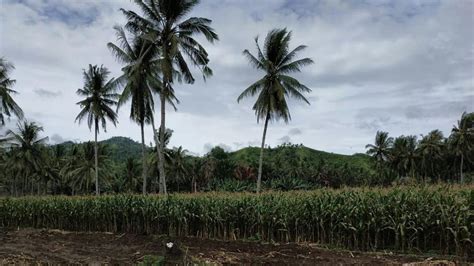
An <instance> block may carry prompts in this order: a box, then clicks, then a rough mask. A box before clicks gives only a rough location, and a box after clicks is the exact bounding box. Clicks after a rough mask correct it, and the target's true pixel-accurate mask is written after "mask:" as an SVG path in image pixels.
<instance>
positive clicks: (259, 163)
mask: <svg viewBox="0 0 474 266" xmlns="http://www.w3.org/2000/svg"><path fill="white" fill-rule="evenodd" d="M268 120H270V114H268V113H267V117H266V118H265V125H264V126H263V136H262V146H261V148H260V159H259V162H258V177H257V193H260V187H261V185H262V167H263V149H264V148H265V137H266V135H267V127H268Z"/></svg>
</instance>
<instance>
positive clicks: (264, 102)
mask: <svg viewBox="0 0 474 266" xmlns="http://www.w3.org/2000/svg"><path fill="white" fill-rule="evenodd" d="M290 40H291V32H288V31H287V30H286V29H274V30H272V31H270V32H269V33H268V35H267V37H266V38H265V42H264V47H263V49H261V48H260V45H259V43H258V37H257V38H255V44H256V46H257V56H254V55H253V54H251V53H250V52H249V51H248V50H244V52H243V53H244V55H245V56H246V57H247V59H248V61H249V62H250V63H251V64H252V66H254V67H255V68H257V69H260V70H263V71H264V72H265V76H264V77H263V78H261V79H260V80H258V81H257V82H255V83H254V84H252V85H250V86H249V87H248V88H247V89H245V90H244V91H243V92H242V93H241V94H240V96H239V97H238V98H237V101H238V102H240V101H241V100H242V99H243V98H245V97H249V96H254V95H257V94H258V97H257V101H256V102H255V104H254V106H253V110H255V114H256V115H257V120H259V119H265V118H266V117H267V116H268V119H269V120H278V119H280V118H281V119H283V120H284V121H285V122H288V121H289V120H290V119H291V115H290V111H289V108H288V103H287V99H286V98H287V96H290V97H293V98H296V99H298V100H302V101H304V102H305V103H307V104H309V101H308V100H307V99H306V98H305V97H304V95H303V93H305V92H306V93H308V92H311V90H310V89H309V88H308V87H306V86H305V85H303V84H301V83H300V82H299V81H298V80H296V79H295V78H293V77H291V76H289V74H291V73H294V72H300V71H301V67H303V66H307V65H310V64H312V63H313V60H311V59H310V58H303V59H298V60H295V61H292V60H293V59H294V58H295V56H296V55H297V53H298V52H300V51H302V50H304V49H305V48H306V46H305V45H300V46H298V47H296V48H295V49H293V50H291V51H290V50H289V44H290Z"/></svg>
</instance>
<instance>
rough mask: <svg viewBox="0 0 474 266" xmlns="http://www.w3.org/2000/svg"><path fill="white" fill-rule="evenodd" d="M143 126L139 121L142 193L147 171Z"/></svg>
mask: <svg viewBox="0 0 474 266" xmlns="http://www.w3.org/2000/svg"><path fill="white" fill-rule="evenodd" d="M143 127H144V122H143V121H142V122H141V123H140V128H141V131H142V132H141V133H142V158H143V162H142V165H143V166H142V168H143V169H142V179H143V189H142V193H143V195H145V194H146V171H147V167H146V151H145V132H144V130H143Z"/></svg>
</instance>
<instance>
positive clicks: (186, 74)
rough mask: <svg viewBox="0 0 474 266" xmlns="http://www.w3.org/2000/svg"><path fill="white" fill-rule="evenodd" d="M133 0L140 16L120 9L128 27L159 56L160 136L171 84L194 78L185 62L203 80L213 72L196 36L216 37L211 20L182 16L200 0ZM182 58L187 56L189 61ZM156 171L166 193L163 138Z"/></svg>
mask: <svg viewBox="0 0 474 266" xmlns="http://www.w3.org/2000/svg"><path fill="white" fill-rule="evenodd" d="M135 3H136V4H137V5H138V6H139V8H140V9H141V11H142V13H143V15H139V14H137V13H135V12H134V11H127V10H123V9H122V12H123V13H124V14H125V16H126V17H127V19H128V20H129V21H128V23H127V26H126V27H127V28H129V29H130V30H132V31H134V32H141V33H145V34H144V35H145V37H146V39H148V40H151V41H153V43H154V44H156V46H155V48H157V49H159V51H160V54H161V55H162V59H161V60H160V69H159V74H160V75H161V77H162V79H163V87H162V88H161V93H160V103H161V110H160V111H161V123H160V129H159V139H160V140H163V139H164V137H165V136H164V135H165V128H166V127H165V126H166V123H165V118H166V117H165V116H166V111H165V110H166V108H165V104H166V102H167V101H168V99H167V98H170V95H174V88H173V84H174V82H175V81H176V80H177V81H178V82H181V81H182V80H184V81H185V82H186V83H193V82H194V77H193V75H192V72H191V70H190V69H189V66H188V62H191V63H192V65H194V66H195V67H197V68H198V69H199V70H200V71H201V73H202V74H203V77H204V79H205V78H206V77H209V76H211V75H212V70H211V69H210V68H209V67H208V63H209V58H208V54H207V51H206V50H205V48H204V47H203V46H202V45H201V44H200V43H199V42H198V41H197V40H196V39H195V36H196V35H197V34H202V35H203V36H204V37H205V38H206V39H207V40H208V41H209V42H211V43H213V42H214V41H215V40H218V36H217V34H216V33H215V31H214V29H213V28H211V27H210V24H211V20H209V19H206V18H200V17H191V18H187V19H185V16H186V15H187V14H188V13H189V12H190V11H191V10H192V9H193V8H194V7H195V6H196V5H197V4H198V3H199V0H174V1H168V0H155V1H146V0H137V1H135ZM185 57H187V59H188V62H187V61H186V59H185ZM159 142H160V146H159V172H160V193H165V194H166V192H167V191H166V173H165V165H164V164H165V163H164V149H165V147H164V141H159Z"/></svg>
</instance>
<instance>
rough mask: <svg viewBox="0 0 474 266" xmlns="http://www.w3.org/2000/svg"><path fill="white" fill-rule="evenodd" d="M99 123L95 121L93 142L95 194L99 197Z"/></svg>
mask: <svg viewBox="0 0 474 266" xmlns="http://www.w3.org/2000/svg"><path fill="white" fill-rule="evenodd" d="M98 124H99V121H97V119H96V121H95V142H94V157H95V158H94V161H95V162H94V163H95V194H96V195H97V196H99V194H100V192H99V158H98V157H99V147H98V144H97V131H98V130H99V125H98Z"/></svg>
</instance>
